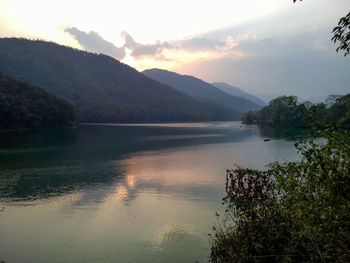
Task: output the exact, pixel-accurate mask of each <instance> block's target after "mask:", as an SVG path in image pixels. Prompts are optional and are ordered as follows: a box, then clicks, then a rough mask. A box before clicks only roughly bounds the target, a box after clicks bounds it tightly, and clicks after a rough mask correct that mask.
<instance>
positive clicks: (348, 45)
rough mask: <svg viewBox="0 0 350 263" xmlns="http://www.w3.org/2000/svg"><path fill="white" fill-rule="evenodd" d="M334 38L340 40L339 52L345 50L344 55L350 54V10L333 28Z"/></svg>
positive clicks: (335, 40) (336, 40)
mask: <svg viewBox="0 0 350 263" xmlns="http://www.w3.org/2000/svg"><path fill="white" fill-rule="evenodd" d="M332 40H333V41H334V43H336V42H339V46H338V47H337V52H339V51H344V56H346V55H349V54H350V12H349V13H348V14H347V15H346V16H344V17H342V18H340V20H339V22H338V25H337V26H336V27H335V28H334V29H333V37H332Z"/></svg>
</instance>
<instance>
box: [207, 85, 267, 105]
mask: <svg viewBox="0 0 350 263" xmlns="http://www.w3.org/2000/svg"><path fill="white" fill-rule="evenodd" d="M212 85H213V86H215V87H217V88H218V89H220V90H222V91H223V92H225V93H227V94H230V95H233V96H236V97H242V98H245V99H247V100H249V101H251V102H254V103H255V104H257V105H260V106H266V105H267V103H266V102H264V101H263V100H261V99H259V98H258V97H256V96H254V95H252V94H250V93H248V92H245V91H243V90H241V89H240V88H237V87H235V86H231V85H230V84H227V83H225V82H214V83H212Z"/></svg>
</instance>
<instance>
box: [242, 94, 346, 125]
mask: <svg viewBox="0 0 350 263" xmlns="http://www.w3.org/2000/svg"><path fill="white" fill-rule="evenodd" d="M327 101H328V104H325V103H317V104H312V103H311V102H304V103H298V101H297V97H294V96H281V97H278V98H276V99H273V100H271V101H270V103H269V105H267V106H266V107H264V108H262V109H261V110H259V111H256V112H252V111H250V112H247V113H246V114H245V115H244V116H243V117H242V122H243V123H245V124H258V125H260V126H274V127H299V128H305V127H309V126H310V125H311V124H312V125H314V126H317V128H320V129H323V128H324V127H335V126H339V127H340V128H346V129H350V116H349V114H348V112H349V111H350V94H347V95H344V96H340V95H330V96H329V98H328V99H327Z"/></svg>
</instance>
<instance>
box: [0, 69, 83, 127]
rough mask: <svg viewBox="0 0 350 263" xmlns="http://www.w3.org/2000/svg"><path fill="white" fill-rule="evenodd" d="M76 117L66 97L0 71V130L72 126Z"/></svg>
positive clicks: (75, 122) (75, 123)
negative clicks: (63, 97)
mask: <svg viewBox="0 0 350 263" xmlns="http://www.w3.org/2000/svg"><path fill="white" fill-rule="evenodd" d="M77 116H78V115H77V113H76V111H75V109H74V107H73V106H72V105H71V104H70V103H68V102H67V101H66V100H64V99H62V98H59V97H57V96H56V95H54V94H52V93H51V92H48V91H46V90H44V89H42V88H39V87H36V86H33V85H30V84H28V83H26V82H24V81H20V80H17V79H15V78H12V77H10V76H5V75H3V74H0V129H17V128H38V127H67V126H74V125H77V123H78V121H79V120H78V117H77Z"/></svg>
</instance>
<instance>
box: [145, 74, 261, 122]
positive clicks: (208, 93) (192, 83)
mask: <svg viewBox="0 0 350 263" xmlns="http://www.w3.org/2000/svg"><path fill="white" fill-rule="evenodd" d="M142 73H143V74H145V75H146V76H148V77H151V78H153V79H155V80H158V81H159V82H161V83H164V84H167V85H169V86H171V87H173V88H174V89H177V90H179V91H181V92H183V93H186V94H188V95H190V96H191V97H192V98H196V99H201V100H202V101H207V102H211V103H215V104H216V105H224V106H226V107H227V108H229V109H230V110H231V112H232V114H233V115H234V116H235V118H236V119H239V118H240V117H241V115H242V114H243V113H245V112H247V111H251V110H257V109H259V108H261V106H259V105H257V104H255V103H253V102H251V101H248V100H246V99H245V98H241V97H236V96H232V95H229V94H227V93H225V92H223V91H221V90H220V89H218V88H216V87H215V86H213V85H211V84H209V83H207V82H205V81H203V80H201V79H198V78H195V77H192V76H185V75H179V74H177V73H175V72H171V71H167V70H161V69H148V70H145V71H143V72H142Z"/></svg>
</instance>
